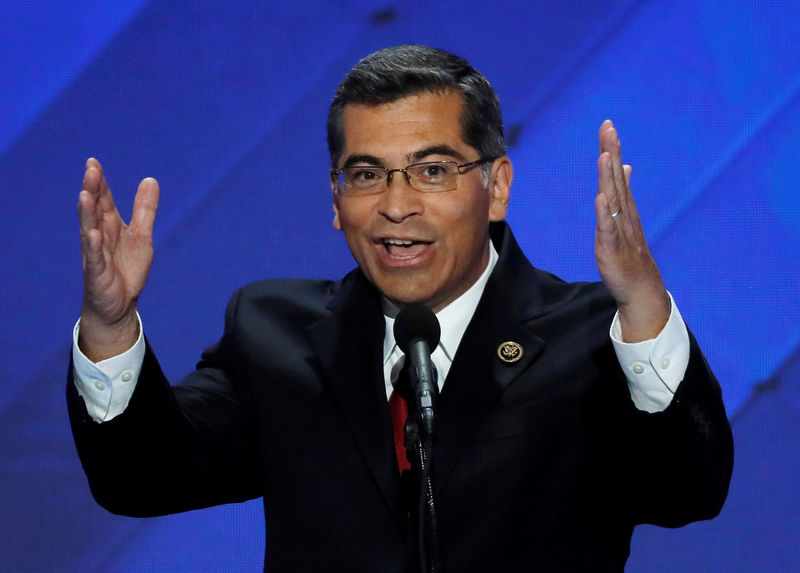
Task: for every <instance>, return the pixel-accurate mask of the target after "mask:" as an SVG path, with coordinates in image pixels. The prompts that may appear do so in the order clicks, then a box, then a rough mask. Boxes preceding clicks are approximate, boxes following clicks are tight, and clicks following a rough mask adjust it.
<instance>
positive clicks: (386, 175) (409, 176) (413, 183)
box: [331, 157, 497, 197]
mask: <svg viewBox="0 0 800 573" xmlns="http://www.w3.org/2000/svg"><path fill="white" fill-rule="evenodd" d="M495 159H497V158H496V157H482V158H480V159H478V160H477V161H471V162H470V163H458V162H456V161H426V162H424V163H412V164H411V165H408V166H407V167H406V168H405V169H387V168H386V167H372V166H366V165H357V166H354V167H342V168H341V169H331V184H332V185H333V190H334V192H335V193H336V194H337V195H342V196H345V197H353V196H359V195H371V194H373V193H382V192H383V191H384V190H386V189H388V187H389V185H390V184H391V182H392V175H393V174H394V173H398V172H399V173H402V174H403V175H405V176H406V181H407V182H408V184H409V186H410V187H411V188H412V189H414V190H415V191H419V192H421V193H439V192H442V191H453V190H455V189H458V182H459V177H458V176H459V175H461V174H462V173H466V172H467V171H469V170H470V169H474V168H475V167H478V166H479V165H483V164H485V163H489V162H491V161H494V160H495Z"/></svg>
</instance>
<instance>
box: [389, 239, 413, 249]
mask: <svg viewBox="0 0 800 573" xmlns="http://www.w3.org/2000/svg"><path fill="white" fill-rule="evenodd" d="M383 242H384V244H386V245H398V246H401V247H410V246H411V245H412V244H413V241H404V240H403V239H385V240H384V241H383Z"/></svg>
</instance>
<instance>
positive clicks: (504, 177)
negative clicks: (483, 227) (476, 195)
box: [489, 155, 514, 221]
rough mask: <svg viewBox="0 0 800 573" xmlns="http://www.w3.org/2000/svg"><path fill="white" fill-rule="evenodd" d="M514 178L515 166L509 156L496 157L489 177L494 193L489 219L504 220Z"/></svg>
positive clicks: (490, 188) (491, 190)
mask: <svg viewBox="0 0 800 573" xmlns="http://www.w3.org/2000/svg"><path fill="white" fill-rule="evenodd" d="M513 179H514V168H513V167H512V166H511V160H510V159H509V158H508V156H506V155H504V156H503V157H500V158H499V159H496V160H495V162H494V166H493V167H492V174H491V176H490V177H489V190H490V192H491V194H492V197H491V203H490V204H489V221H502V220H503V219H505V218H506V212H507V211H508V197H509V194H510V192H511V182H512V181H513Z"/></svg>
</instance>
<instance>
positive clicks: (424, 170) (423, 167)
mask: <svg viewBox="0 0 800 573" xmlns="http://www.w3.org/2000/svg"><path fill="white" fill-rule="evenodd" d="M456 169H457V167H456V164H455V163H453V162H450V161H437V162H434V163H420V164H419V165H417V166H416V169H415V170H414V174H415V175H416V176H417V177H418V178H419V179H420V180H422V181H425V182H428V183H441V182H444V181H447V180H449V178H450V177H451V176H452V175H453V173H454V172H455V170H456Z"/></svg>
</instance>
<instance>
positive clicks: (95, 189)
mask: <svg viewBox="0 0 800 573" xmlns="http://www.w3.org/2000/svg"><path fill="white" fill-rule="evenodd" d="M83 188H84V189H86V190H87V191H89V192H90V193H91V194H92V195H93V196H94V198H95V201H96V202H97V207H96V208H97V209H99V210H100V211H102V212H105V213H113V212H114V211H115V210H116V207H115V206H114V197H113V196H112V195H111V190H110V189H109V188H108V184H107V183H106V178H105V175H104V174H103V166H102V165H100V162H99V161H98V160H97V159H95V158H94V157H90V158H89V159H87V160H86V171H85V173H84V176H83Z"/></svg>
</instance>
